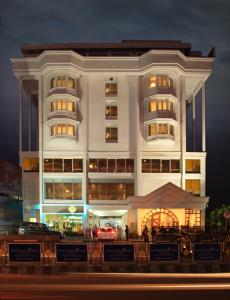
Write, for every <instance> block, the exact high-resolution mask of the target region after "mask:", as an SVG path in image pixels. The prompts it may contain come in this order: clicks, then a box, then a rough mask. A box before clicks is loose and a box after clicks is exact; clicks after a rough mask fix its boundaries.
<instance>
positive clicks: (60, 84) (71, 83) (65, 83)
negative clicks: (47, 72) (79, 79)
mask: <svg viewBox="0 0 230 300" xmlns="http://www.w3.org/2000/svg"><path fill="white" fill-rule="evenodd" d="M50 88H51V89H54V88H68V89H75V88H76V80H75V78H73V77H70V76H66V75H58V76H55V77H53V78H52V79H51V81H50Z"/></svg>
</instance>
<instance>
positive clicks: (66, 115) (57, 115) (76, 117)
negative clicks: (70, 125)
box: [47, 110, 81, 123]
mask: <svg viewBox="0 0 230 300" xmlns="http://www.w3.org/2000/svg"><path fill="white" fill-rule="evenodd" d="M61 119H70V120H73V121H76V123H81V114H80V112H79V111H77V112H71V111H68V110H54V111H52V112H50V113H49V116H48V118H47V123H50V121H51V120H59V121H60V120H61Z"/></svg>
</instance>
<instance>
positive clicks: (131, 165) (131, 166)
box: [126, 159, 134, 173]
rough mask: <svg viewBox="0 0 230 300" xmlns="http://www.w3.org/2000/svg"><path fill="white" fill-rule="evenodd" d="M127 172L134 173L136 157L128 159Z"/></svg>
mask: <svg viewBox="0 0 230 300" xmlns="http://www.w3.org/2000/svg"><path fill="white" fill-rule="evenodd" d="M126 172H127V173H134V159H126Z"/></svg>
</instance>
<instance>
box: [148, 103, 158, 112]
mask: <svg viewBox="0 0 230 300" xmlns="http://www.w3.org/2000/svg"><path fill="white" fill-rule="evenodd" d="M156 110H157V102H156V100H151V101H150V102H149V112H150V113H151V112H154V111H156Z"/></svg>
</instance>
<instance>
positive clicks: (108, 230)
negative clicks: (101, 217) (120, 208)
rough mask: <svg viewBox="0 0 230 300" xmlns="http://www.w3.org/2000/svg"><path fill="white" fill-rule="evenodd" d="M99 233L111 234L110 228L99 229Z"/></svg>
mask: <svg viewBox="0 0 230 300" xmlns="http://www.w3.org/2000/svg"><path fill="white" fill-rule="evenodd" d="M100 231H101V232H112V228H106V227H104V228H101V229H100Z"/></svg>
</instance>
